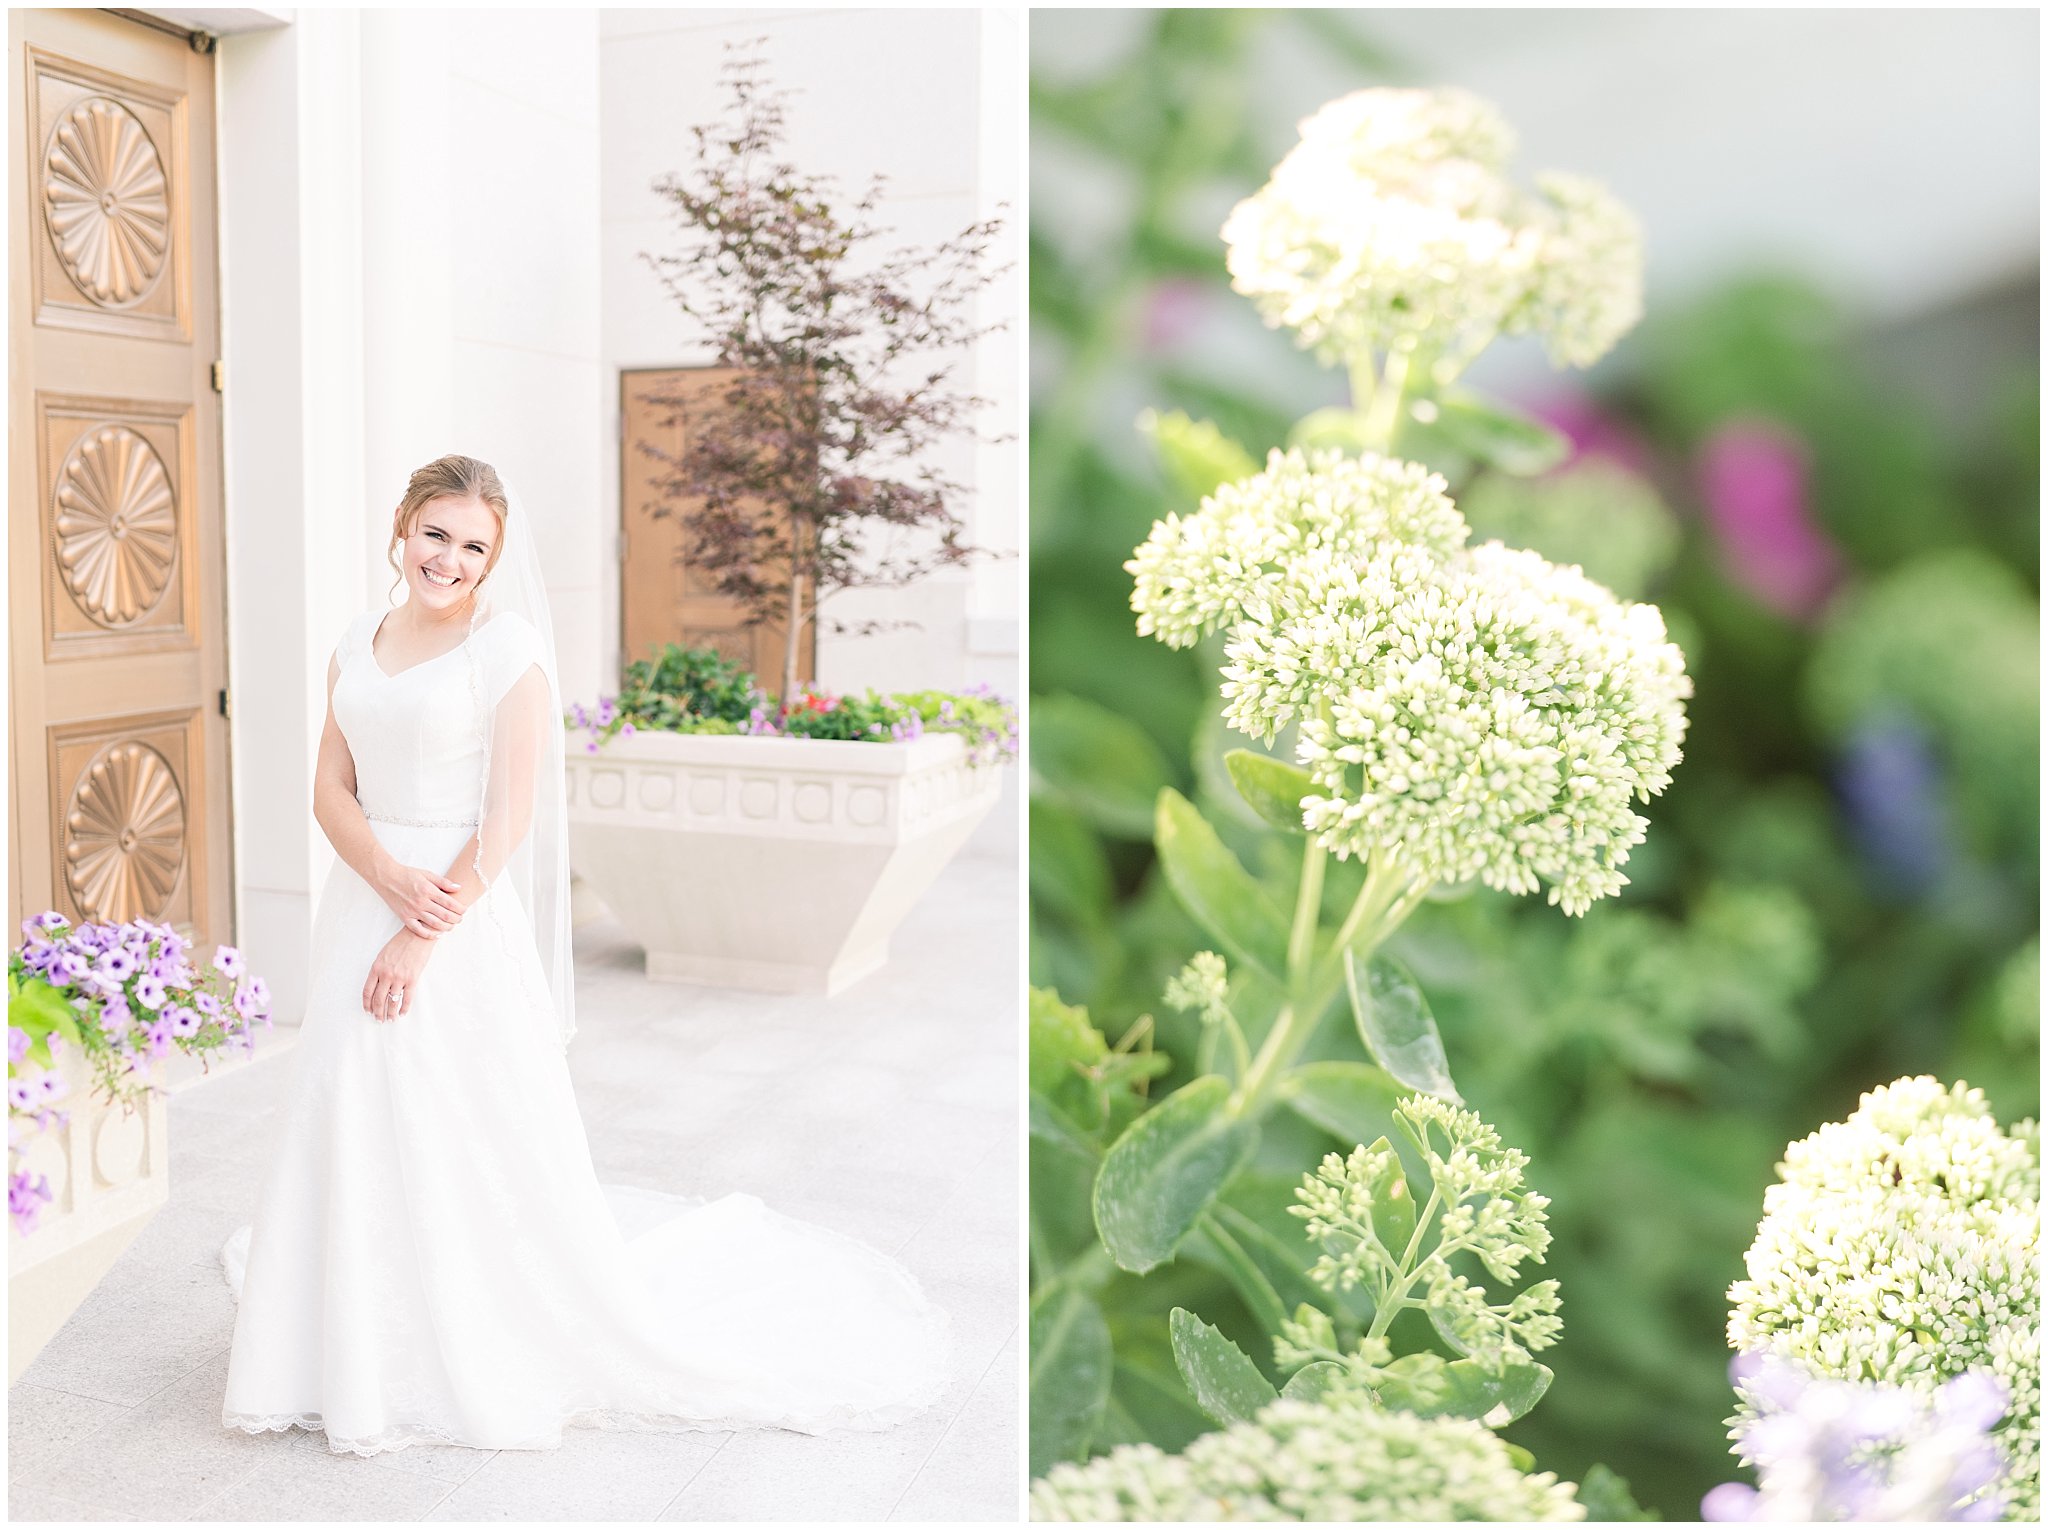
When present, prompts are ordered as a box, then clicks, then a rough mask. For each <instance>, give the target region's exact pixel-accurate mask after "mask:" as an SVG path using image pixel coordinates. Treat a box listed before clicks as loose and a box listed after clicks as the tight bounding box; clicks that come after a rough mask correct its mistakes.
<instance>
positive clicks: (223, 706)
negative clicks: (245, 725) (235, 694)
mask: <svg viewBox="0 0 2048 1530" xmlns="http://www.w3.org/2000/svg"><path fill="white" fill-rule="evenodd" d="M220 715H221V716H223V717H233V716H234V715H235V711H234V706H233V704H232V703H231V702H229V700H228V693H227V688H226V687H225V686H223V687H222V688H221V693H220Z"/></svg>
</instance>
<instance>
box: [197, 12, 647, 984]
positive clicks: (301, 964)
mask: <svg viewBox="0 0 2048 1530" xmlns="http://www.w3.org/2000/svg"><path fill="white" fill-rule="evenodd" d="M219 60H220V65H219V67H220V96H221V124H222V126H221V151H220V180H221V249H222V288H223V291H222V314H223V320H222V327H223V354H224V356H225V358H226V360H227V389H226V394H225V398H224V436H225V444H226V474H225V479H226V495H227V516H228V548H229V566H228V627H229V647H230V670H231V683H232V689H233V695H234V699H235V710H234V718H233V724H232V729H233V734H232V737H233V744H232V748H233V756H234V758H233V768H234V813H235V845H236V860H237V882H236V885H237V899H238V919H239V923H240V926H241V938H242V940H243V942H244V944H245V945H246V946H247V947H248V948H249V949H250V951H251V953H252V957H253V959H254V960H255V962H256V964H257V967H258V969H259V970H261V971H264V972H265V973H267V974H269V975H271V980H272V983H273V985H274V987H275V988H276V990H277V993H278V997H279V1000H280V1004H279V1010H280V1013H281V1014H283V1015H286V1016H295V1015H296V1013H297V1011H298V1010H299V1009H300V1007H301V1005H302V1002H303V980H304V971H305V958H306V943H307V936H308V932H309V930H310V925H311V916H312V905H313V899H314V897H315V895H316V893H317V890H318V888H319V886H320V884H321V882H322V880H323V879H324V878H325V876H326V873H327V868H328V866H329V865H330V864H331V861H332V854H333V852H332V850H331V849H330V848H329V847H328V845H327V843H326V840H325V838H324V837H323V836H322V835H321V834H320V831H319V829H318V828H317V827H316V826H315V825H314V824H313V822H312V818H311V814H310V801H311V784H310V783H311V780H312V765H313V759H314V755H315V752H316V750H317V746H318V740H319V733H320V727H321V722H322V719H323V717H324V715H325V710H326V689H325V680H326V669H327V663H328V658H329V656H330V654H331V653H332V651H333V647H334V643H335V640H336V638H337V637H339V635H340V633H341V631H342V628H343V627H344V626H345V625H346V623H347V621H348V619H349V618H350V617H351V616H353V615H354V614H355V613H356V612H358V611H360V610H362V609H363V608H364V607H365V606H367V605H371V604H375V603H379V602H381V601H383V600H384V598H385V592H386V591H387V590H388V588H389V586H390V579H391V573H390V569H389V567H388V565H387V564H386V563H385V560H384V553H385V546H386V542H387V539H388V537H389V532H390V519H391V511H392V509H393V507H394V506H395V505H396V503H397V500H398V497H399V495H400V494H401V493H402V492H403V490H404V486H405V480H406V476H407V474H408V473H409V472H410V471H411V470H412V469H413V468H414V467H417V466H418V465H420V464H421V463H424V462H427V461H430V460H432V459H433V458H434V457H437V456H440V455H441V454H443V453H445V452H450V451H461V452H467V453H469V454H471V455H474V456H478V457H482V458H484V459H485V460H487V461H490V462H492V463H494V464H495V465H496V466H497V467H498V469H499V471H500V472H501V473H502V474H503V476H504V478H505V480H506V483H507V484H508V486H509V487H510V488H511V490H512V491H513V493H514V495H515V496H516V498H517V499H518V501H519V503H520V505H521V506H522V508H523V510H524V511H525V512H526V513H528V514H530V515H531V516H532V517H533V519H534V522H535V529H536V532H537V534H538V536H539V538H540V541H541V545H542V549H543V553H544V556H545V558H546V561H547V567H548V570H549V578H550V593H551V595H552V596H553V600H554V610H555V620H556V626H557V637H558V643H559V647H560V650H561V660H562V677H563V684H564V686H565V688H567V689H568V690H570V691H571V692H572V693H582V694H588V693H590V692H593V691H594V690H595V689H596V688H597V686H598V684H599V679H600V669H601V666H602V664H603V662H604V659H603V656H602V652H601V640H600V623H601V621H602V616H601V611H600V588H599V587H600V585H601V584H602V583H603V582H605V580H606V579H608V577H609V573H608V565H607V564H606V563H605V562H604V557H605V548H604V546H603V542H602V537H601V530H600V529H601V527H602V526H603V525H604V524H606V522H607V517H606V512H605V510H604V508H603V505H602V502H601V498H600V496H601V484H602V471H601V468H600V465H599V464H600V459H601V458H602V457H603V456H604V447H605V444H606V438H605V436H604V434H603V432H604V428H605V422H604V417H603V414H602V410H601V406H600V380H601V375H602V362H601V359H600V346H599V296H598V279H599V269H598V268H599V262H598V227H599V224H598V203H597V195H598V191H597V188H598V120H597V119H598V114H597V24H596V17H595V15H594V13H593V12H591V11H587V10H584V11H569V10H562V11H539V10H518V11H514V10H501V9H492V10H472V11H426V10H405V9H378V10H353V9H349V10H340V9H337V10H327V9H314V8H301V9H299V10H297V11H296V12H294V13H292V16H291V21H290V24H289V25H286V26H283V27H280V28H276V29H274V30H266V31H259V32H251V33H246V34H242V35H237V36H230V37H226V38H223V39H222V40H221V42H220V45H219ZM614 518H615V517H614Z"/></svg>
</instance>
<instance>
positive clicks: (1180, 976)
mask: <svg viewBox="0 0 2048 1530" xmlns="http://www.w3.org/2000/svg"><path fill="white" fill-rule="evenodd" d="M1166 1002H1167V1003H1168V1004H1171V1005H1172V1006H1173V1007H1174V1008H1175V1009H1180V1010H1189V1009H1192V1010H1199V1011H1201V1014H1202V1017H1203V1019H1205V1020H1210V1019H1220V1018H1221V1017H1222V1015H1223V1014H1224V1013H1225V1012H1226V1011H1227V1010H1228V1009H1229V1007H1230V972H1229V969H1228V968H1227V967H1226V966H1225V965H1224V961H1223V958H1222V957H1220V956H1218V955H1217V954H1216V953H1215V952H1214V951H1197V952H1196V953H1195V954H1194V956H1193V957H1192V958H1190V959H1189V961H1188V964H1187V965H1186V966H1185V967H1183V968H1181V969H1180V971H1179V972H1177V973H1175V974H1174V975H1173V976H1172V977H1170V978H1168V979H1167V980H1166Z"/></svg>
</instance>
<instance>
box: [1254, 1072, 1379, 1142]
mask: <svg viewBox="0 0 2048 1530" xmlns="http://www.w3.org/2000/svg"><path fill="white" fill-rule="evenodd" d="M1408 1092H1409V1091H1408V1090H1406V1089H1404V1088H1402V1087H1401V1084H1400V1082H1399V1080H1397V1079H1396V1078H1395V1077H1394V1076H1393V1075H1392V1074H1390V1073H1388V1072H1387V1071H1386V1070H1385V1069H1384V1068H1375V1067H1374V1066H1373V1065H1372V1064H1371V1063H1360V1062H1312V1063H1303V1064H1302V1065H1301V1066H1299V1067H1297V1068H1295V1069H1294V1070H1293V1071H1292V1072H1290V1073H1289V1074H1288V1075H1287V1078H1286V1081H1285V1082H1284V1083H1282V1085H1281V1086H1280V1098H1281V1099H1282V1100H1283V1101H1284V1102H1285V1103H1286V1104H1287V1105H1289V1106H1290V1107H1292V1109H1293V1111H1294V1113H1295V1114H1296V1115H1298V1116H1301V1117H1302V1118H1303V1119H1305V1120H1308V1121H1312V1122H1314V1123H1315V1124H1316V1125H1317V1126H1320V1127H1321V1128H1322V1129H1323V1130H1324V1131H1326V1132H1329V1133H1330V1134H1331V1135H1332V1136H1335V1137H1339V1138H1342V1139H1343V1140H1344V1141H1345V1142H1347V1143H1350V1144H1352V1145H1353V1146H1356V1145H1357V1144H1358V1143H1361V1142H1370V1141H1372V1139H1373V1138H1375V1137H1379V1136H1384V1135H1385V1134H1386V1131H1387V1127H1388V1125H1389V1124H1390V1123H1391V1122H1392V1120H1393V1115H1394V1105H1395V1103H1396V1102H1397V1101H1399V1100H1400V1099H1401V1098H1402V1097H1403V1096H1405V1095H1406V1094H1407V1093H1408Z"/></svg>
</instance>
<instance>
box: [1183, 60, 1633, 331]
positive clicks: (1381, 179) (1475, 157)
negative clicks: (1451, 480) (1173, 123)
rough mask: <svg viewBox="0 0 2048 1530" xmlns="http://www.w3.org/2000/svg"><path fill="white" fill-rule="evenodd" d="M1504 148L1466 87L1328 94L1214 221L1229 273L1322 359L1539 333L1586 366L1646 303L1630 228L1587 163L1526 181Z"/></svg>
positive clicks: (1486, 109) (1500, 130) (1498, 129)
mask: <svg viewBox="0 0 2048 1530" xmlns="http://www.w3.org/2000/svg"><path fill="white" fill-rule="evenodd" d="M1513 152H1514V135H1513V133H1512V132H1511V131H1510V130H1509V128H1508V126H1507V123H1506V122H1505V121H1504V120H1503V119H1502V118H1501V116H1500V114H1499V113H1498V112H1497V111H1496V110H1495V109H1494V108H1493V107H1492V106H1490V105H1488V104H1487V103H1486V102H1484V101H1482V100H1480V99H1479V98H1478V97H1476V96H1473V95H1470V94H1468V93H1467V92H1464V91H1460V90H1449V89H1440V90H1390V89H1380V90H1361V91H1357V92H1355V93H1353V94H1351V95H1348V96H1345V97H1342V98H1341V99H1339V100H1336V101H1332V102H1330V103H1329V104H1328V105H1326V106H1324V107H1323V108H1322V109H1321V110H1319V111H1317V112H1316V113H1315V114H1314V115H1313V116H1311V117H1309V118H1307V119H1306V120H1305V121H1303V123H1302V124H1301V142H1300V143H1298V144H1297V145H1295V147H1294V148H1293V149H1292V150H1290V151H1289V152H1288V154H1287V157H1286V158H1284V159H1283V160H1281V161H1280V163H1279V165H1278V166H1276V167H1275V168H1274V171H1273V176H1272V179H1271V180H1269V181H1268V182H1267V183H1266V184H1265V186H1263V187H1262V188H1260V190H1259V191H1258V192H1256V193H1255V194H1254V195H1252V196H1251V197H1249V198H1247V199H1246V200H1245V201H1242V202H1240V203H1238V205H1237V206H1236V208H1235V209H1233V210H1232V212H1231V214H1230V217H1229V219H1228V220H1227V221H1226V222H1225V223H1224V225H1223V239H1224V242H1225V244H1226V245H1227V246H1228V251H1229V252H1228V265H1229V268H1230V275H1231V279H1232V285H1233V286H1235V287H1236V289H1237V290H1238V291H1239V292H1241V293H1243V294H1245V295H1246V296H1247V297H1249V298H1251V299H1252V300H1253V301H1254V303H1256V304H1257V306H1258V308H1259V312H1260V314H1261V316H1262V317H1264V319H1265V320H1266V322H1267V323H1268V324H1271V325H1276V326H1277V325H1283V324H1284V325H1287V326H1289V327H1291V328H1292V329H1294V330H1295V331H1296V332H1297V333H1298V334H1299V336H1300V339H1301V342H1302V344H1304V345H1308V346H1313V347H1314V348H1315V349H1316V351H1317V352H1318V353H1319V354H1320V355H1322V356H1324V357H1325V358H1326V359H1329V360H1334V361H1342V362H1346V363H1348V362H1352V361H1357V360H1362V359H1365V358H1367V357H1369V356H1370V355H1371V353H1372V352H1373V351H1375V350H1389V351H1409V350H1415V349H1417V348H1422V347H1426V348H1428V349H1430V350H1432V351H1446V352H1456V353H1463V354H1465V355H1469V354H1470V353H1472V352H1475V351H1477V350H1478V349H1479V348H1480V347H1482V346H1484V345H1485V344H1486V342H1487V341H1488V340H1490V339H1492V338H1493V336H1494V335H1496V334H1501V333H1506V334H1517V333H1535V334H1537V335H1540V336H1541V337H1542V339H1543V341H1544V343H1545V346H1546V348H1547V349H1548V350H1549V352H1550V355H1551V359H1552V360H1553V361H1554V362H1556V363H1557V364H1558V365H1561V366H1563V365H1569V366H1579V367H1583V366H1590V365H1591V364H1592V363H1593V362H1595V361H1597V360H1598V359H1599V358H1600V357H1601V356H1602V355H1604V354H1605V353H1606V352H1607V351H1608V350H1609V349H1610V348H1611V347H1612V346H1613V345H1614V343H1615V341H1617V340H1619V339H1620V338H1621V336H1622V335H1623V334H1625V333H1626V332H1627V331H1628V329H1629V327H1630V326H1631V325H1633V324H1634V323H1635V322H1636V320H1637V319H1638V318H1640V317H1641V316H1642V285H1643V256H1642V233H1641V230H1640V228H1639V226H1638V225H1637V223H1636V220H1635V218H1634V217H1633V216H1632V215H1631V214H1630V213H1629V212H1628V210H1627V209H1626V208H1624V207H1623V206H1622V205H1621V204H1620V203H1619V202H1617V201H1616V200H1615V199H1614V198H1613V197H1612V196H1610V195H1609V194H1608V193H1607V192H1606V191H1604V190H1602V189H1601V188H1600V187H1599V186H1598V185H1596V184H1595V183H1593V182H1592V181H1589V180H1586V179H1584V178H1583V177H1579V176H1567V175H1556V174H1553V175H1546V176H1544V177H1542V178H1541V180H1540V181H1539V182H1538V188H1537V191H1536V193H1535V194H1534V195H1531V194H1529V193H1526V192H1524V191H1522V190H1520V189H1519V188H1517V187H1516V186H1515V185H1514V184H1513V183H1512V182H1510V181H1509V180H1508V179H1507V177H1506V174H1505V170H1506V165H1507V161H1508V158H1509V156H1510V155H1511V154H1512V153H1513Z"/></svg>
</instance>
